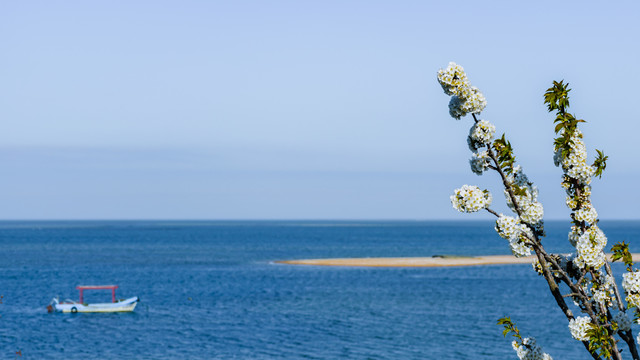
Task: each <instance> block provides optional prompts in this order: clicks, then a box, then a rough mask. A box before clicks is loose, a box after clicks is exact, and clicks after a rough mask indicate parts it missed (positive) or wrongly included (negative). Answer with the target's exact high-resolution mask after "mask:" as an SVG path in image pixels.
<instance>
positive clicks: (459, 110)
mask: <svg viewBox="0 0 640 360" xmlns="http://www.w3.org/2000/svg"><path fill="white" fill-rule="evenodd" d="M464 102H465V99H463V98H461V97H459V96H457V95H454V96H452V97H451V100H449V115H451V117H452V118H454V119H456V120H460V118H461V117H463V116H465V115H467V112H466V111H464Z"/></svg>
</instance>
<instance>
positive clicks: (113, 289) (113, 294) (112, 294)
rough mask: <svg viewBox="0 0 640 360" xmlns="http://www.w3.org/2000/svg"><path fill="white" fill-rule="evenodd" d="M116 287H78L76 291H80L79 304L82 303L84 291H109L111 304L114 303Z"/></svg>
mask: <svg viewBox="0 0 640 360" xmlns="http://www.w3.org/2000/svg"><path fill="white" fill-rule="evenodd" d="M117 288H118V285H78V286H76V289H78V290H80V303H84V301H83V300H84V296H83V295H84V293H83V292H84V290H111V302H116V289H117Z"/></svg>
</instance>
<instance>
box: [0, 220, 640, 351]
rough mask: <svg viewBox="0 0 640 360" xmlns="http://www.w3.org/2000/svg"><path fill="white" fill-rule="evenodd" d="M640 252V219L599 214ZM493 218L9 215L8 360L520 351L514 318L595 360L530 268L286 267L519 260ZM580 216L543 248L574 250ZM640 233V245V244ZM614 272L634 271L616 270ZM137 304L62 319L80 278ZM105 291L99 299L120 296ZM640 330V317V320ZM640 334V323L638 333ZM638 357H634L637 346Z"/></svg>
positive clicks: (5, 251)
mask: <svg viewBox="0 0 640 360" xmlns="http://www.w3.org/2000/svg"><path fill="white" fill-rule="evenodd" d="M600 226H601V228H602V229H603V230H604V231H605V234H606V235H607V237H608V238H609V245H608V247H610V246H611V245H612V244H613V243H614V242H617V241H627V242H631V243H632V245H631V250H632V251H635V252H640V242H638V241H637V240H638V238H639V237H640V222H638V221H601V223H600ZM493 227H494V223H493V222H491V221H5V222H0V302H1V303H0V359H20V360H22V359H516V358H517V357H516V354H515V352H514V351H513V349H512V348H511V339H510V338H509V337H506V338H505V337H504V336H503V335H502V327H501V326H499V325H497V324H496V322H497V320H498V319H499V318H501V317H504V316H509V317H510V318H511V319H512V320H513V321H514V322H515V323H516V324H517V326H518V328H519V329H520V332H521V334H522V335H523V336H533V337H535V338H536V339H537V342H538V344H540V345H541V346H542V347H543V349H544V351H545V352H547V353H549V354H550V355H552V356H553V357H554V358H555V359H586V358H589V356H588V354H587V353H586V352H585V350H584V347H583V345H582V343H580V342H578V341H576V340H573V339H572V338H571V336H570V333H569V330H568V327H567V321H566V319H565V318H564V316H563V314H562V313H561V311H560V310H559V309H558V308H557V306H556V304H555V302H554V300H553V298H552V297H551V296H550V295H549V293H548V289H547V285H546V283H545V281H544V279H543V278H542V277H540V276H538V275H537V274H536V273H535V272H534V271H533V269H532V267H531V266H530V265H490V266H471V267H446V268H366V267H324V266H306V265H285V264H278V263H276V261H278V260H292V259H308V258H335V257H340V258H344V257H412V256H420V257H429V256H434V255H461V256H472V255H497V254H509V253H510V251H509V249H508V245H507V242H506V241H505V240H503V239H501V238H500V237H499V236H498V235H497V234H496V233H495V230H494V229H493ZM569 227H570V224H569V222H568V221H564V222H561V221H558V222H547V223H546V230H547V234H548V236H547V237H546V238H545V239H544V242H543V243H544V245H545V247H546V248H547V250H548V251H550V252H558V253H566V252H570V251H571V246H570V244H569V243H568V241H567V233H568V231H569ZM634 241H635V243H634ZM614 271H615V272H616V273H621V272H622V271H623V268H622V267H621V266H620V265H618V264H614ZM107 284H115V285H118V286H119V287H118V289H117V296H118V297H119V298H125V297H131V296H138V297H140V299H141V301H140V303H139V304H138V307H137V308H136V309H135V311H134V312H132V313H114V314H59V313H54V314H49V313H47V310H46V306H47V305H48V304H49V303H50V302H51V300H52V298H53V297H59V298H60V299H61V300H63V299H67V298H70V299H78V294H77V290H76V286H78V285H107ZM110 298H111V294H110V291H104V290H103V291H91V292H88V293H86V294H85V301H87V302H93V301H97V302H103V301H105V300H106V301H109V300H110ZM636 326H637V325H636ZM635 330H636V332H637V330H639V329H635ZM623 354H625V353H623Z"/></svg>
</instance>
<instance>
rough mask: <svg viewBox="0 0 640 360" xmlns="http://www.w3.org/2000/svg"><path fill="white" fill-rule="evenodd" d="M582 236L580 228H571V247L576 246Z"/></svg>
mask: <svg viewBox="0 0 640 360" xmlns="http://www.w3.org/2000/svg"><path fill="white" fill-rule="evenodd" d="M581 235H582V229H580V228H579V227H578V226H575V225H573V226H572V227H571V231H569V242H570V243H571V245H573V246H576V245H577V244H578V239H580V236H581Z"/></svg>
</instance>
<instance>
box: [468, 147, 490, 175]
mask: <svg viewBox="0 0 640 360" xmlns="http://www.w3.org/2000/svg"><path fill="white" fill-rule="evenodd" d="M489 160H490V158H489V153H488V152H487V151H486V150H485V151H482V152H478V153H473V154H472V155H471V159H470V160H469V165H470V166H471V171H473V172H474V173H475V174H477V175H482V173H483V172H484V171H485V170H487V169H488V168H489V164H490V163H489Z"/></svg>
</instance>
